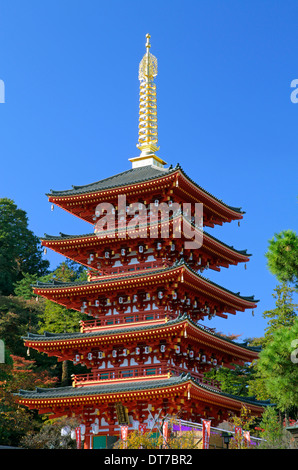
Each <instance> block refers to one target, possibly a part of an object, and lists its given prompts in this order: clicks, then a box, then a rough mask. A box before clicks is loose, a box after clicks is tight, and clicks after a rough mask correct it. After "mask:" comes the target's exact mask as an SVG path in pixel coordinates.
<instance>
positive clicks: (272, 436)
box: [257, 407, 297, 449]
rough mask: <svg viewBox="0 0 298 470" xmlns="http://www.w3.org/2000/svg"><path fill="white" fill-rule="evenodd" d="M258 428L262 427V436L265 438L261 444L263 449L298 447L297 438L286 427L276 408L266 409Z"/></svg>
mask: <svg viewBox="0 0 298 470" xmlns="http://www.w3.org/2000/svg"><path fill="white" fill-rule="evenodd" d="M257 429H260V437H261V438H262V439H264V440H263V441H262V442H261V444H260V446H259V448H261V449H293V448H297V444H295V439H294V438H293V437H292V436H291V434H290V433H289V432H288V431H286V430H285V429H284V427H283V425H282V423H281V422H280V420H279V418H278V415H277V412H276V410H275V409H274V408H272V407H268V408H266V409H265V411H264V413H263V415H262V420H261V422H260V427H259V428H257Z"/></svg>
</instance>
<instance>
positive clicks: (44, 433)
mask: <svg viewBox="0 0 298 470" xmlns="http://www.w3.org/2000/svg"><path fill="white" fill-rule="evenodd" d="M79 424H80V423H79V421H78V420H77V419H75V418H66V417H63V418H55V419H51V420H47V421H46V422H44V423H43V425H42V426H41V428H40V430H39V431H38V432H34V431H33V430H32V431H30V432H29V433H27V434H26V435H25V436H24V437H23V438H22V440H21V446H22V447H24V448H26V449H75V448H76V440H75V439H73V438H72V435H71V433H70V432H69V433H61V431H62V429H63V428H66V427H69V428H70V429H72V430H74V429H75V428H76V427H77V426H79Z"/></svg>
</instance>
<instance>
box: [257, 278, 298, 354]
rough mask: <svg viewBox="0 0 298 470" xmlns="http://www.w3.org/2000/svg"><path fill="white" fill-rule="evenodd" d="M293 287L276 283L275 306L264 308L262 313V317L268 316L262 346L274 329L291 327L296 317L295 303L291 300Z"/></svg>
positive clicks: (268, 339) (268, 340) (269, 338)
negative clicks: (270, 308) (269, 308)
mask: <svg viewBox="0 0 298 470" xmlns="http://www.w3.org/2000/svg"><path fill="white" fill-rule="evenodd" d="M294 292H295V289H294V288H292V287H289V286H288V285H287V284H286V283H282V284H280V285H278V286H277V287H276V288H275V289H274V294H272V296H273V298H274V299H275V300H276V302H275V308H274V309H272V310H266V311H265V312H264V313H263V317H264V318H268V319H269V320H268V326H267V328H266V330H265V338H264V340H263V346H265V345H266V344H267V343H268V342H270V340H271V337H272V335H273V334H274V332H275V331H276V330H278V329H279V328H282V327H284V326H285V327H291V326H292V325H293V323H294V321H295V318H296V317H297V304H295V303H294V302H293V294H294Z"/></svg>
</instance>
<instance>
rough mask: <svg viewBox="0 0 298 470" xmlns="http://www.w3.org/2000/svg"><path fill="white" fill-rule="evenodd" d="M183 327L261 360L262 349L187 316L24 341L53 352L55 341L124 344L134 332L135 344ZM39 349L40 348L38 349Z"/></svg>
mask: <svg viewBox="0 0 298 470" xmlns="http://www.w3.org/2000/svg"><path fill="white" fill-rule="evenodd" d="M177 326H178V327H180V329H183V331H184V330H185V328H186V330H187V331H188V332H189V333H190V334H192V335H195V337H196V338H202V339H203V340H204V345H205V346H208V345H212V346H213V347H216V345H217V347H219V348H221V349H222V348H224V349H225V350H226V351H227V352H230V353H233V354H236V355H237V356H239V357H241V359H242V360H244V361H245V362H250V361H252V360H253V359H256V358H257V357H258V353H259V352H260V349H261V348H260V347H254V346H247V343H246V342H244V343H237V342H235V341H232V340H230V339H228V338H226V337H223V336H221V335H219V334H216V333H215V332H213V331H211V330H210V329H206V328H204V327H203V326H199V325H198V324H197V323H195V322H194V321H192V320H191V319H190V318H189V316H188V315H187V314H184V315H181V316H178V317H177V318H175V319H173V320H170V321H164V322H163V323H159V324H153V325H152V323H151V322H150V321H147V322H146V324H145V323H143V324H142V325H139V324H138V322H136V323H134V324H128V325H127V324H126V325H118V326H117V327H115V326H113V327H112V328H111V327H110V328H109V327H104V328H102V329H101V330H100V329H99V330H96V331H94V332H92V331H90V332H85V333H81V332H74V333H49V332H44V333H43V334H35V333H30V332H29V333H28V334H27V336H24V337H23V338H22V339H23V340H24V341H25V345H26V346H30V347H35V348H36V346H38V345H40V346H41V345H42V344H43V345H45V344H47V345H48V346H49V347H50V348H51V350H52V345H53V343H54V342H58V345H59V344H61V345H62V344H63V345H64V347H65V345H66V344H68V345H69V346H74V345H78V344H81V345H83V346H84V345H86V340H87V339H88V340H90V341H92V339H93V340H94V341H95V342H96V339H97V340H99V341H100V340H102V341H108V342H111V343H115V341H116V340H118V341H121V340H122V341H125V342H128V336H127V335H128V334H129V335H132V333H134V336H131V338H132V339H134V340H135V341H138V339H139V338H138V333H139V334H140V337H141V338H142V340H144V339H145V336H144V332H146V331H147V332H148V333H149V335H150V333H151V332H152V334H153V335H156V333H158V332H159V331H158V330H160V332H162V330H165V331H167V332H168V330H171V329H172V328H173V327H174V329H175V330H176V334H177V329H176V328H175V327H177ZM90 341H89V342H88V347H91V346H92V344H91V342H90ZM37 349H38V348H37Z"/></svg>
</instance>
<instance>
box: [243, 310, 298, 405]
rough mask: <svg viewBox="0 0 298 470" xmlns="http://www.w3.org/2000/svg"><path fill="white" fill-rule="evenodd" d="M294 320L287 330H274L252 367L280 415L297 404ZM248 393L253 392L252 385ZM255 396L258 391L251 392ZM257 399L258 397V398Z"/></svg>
mask: <svg viewBox="0 0 298 470" xmlns="http://www.w3.org/2000/svg"><path fill="white" fill-rule="evenodd" d="M297 345H298V318H296V319H295V321H294V322H293V325H292V326H291V327H286V326H284V327H282V328H279V329H277V330H276V331H275V332H274V334H273V335H272V339H271V341H270V342H269V343H268V344H267V345H266V347H265V348H264V349H263V350H262V351H261V353H260V356H259V360H258V361H257V364H256V366H255V368H256V375H257V377H259V378H261V381H262V384H263V386H264V388H265V393H267V394H268V396H269V397H270V398H271V399H272V400H274V402H275V403H276V404H277V406H278V408H279V409H280V410H282V411H285V410H287V409H288V408H290V407H292V406H295V405H297V403H298V388H297V383H298V366H297V362H298V355H297V352H298V350H297ZM250 389H253V383H252V384H251V387H250ZM255 391H256V392H257V394H258V389H255ZM258 398H260V397H258Z"/></svg>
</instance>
